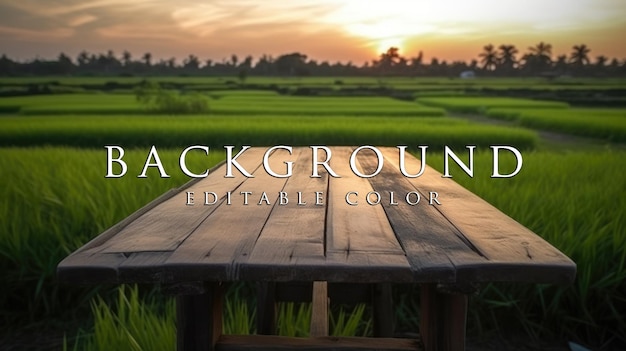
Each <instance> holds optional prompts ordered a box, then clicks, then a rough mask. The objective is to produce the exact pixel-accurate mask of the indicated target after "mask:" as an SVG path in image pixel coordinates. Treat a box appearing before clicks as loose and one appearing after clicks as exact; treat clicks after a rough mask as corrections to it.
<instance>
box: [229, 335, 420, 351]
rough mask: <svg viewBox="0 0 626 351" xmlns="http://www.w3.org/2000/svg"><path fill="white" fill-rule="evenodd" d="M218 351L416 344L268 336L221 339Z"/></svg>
mask: <svg viewBox="0 0 626 351" xmlns="http://www.w3.org/2000/svg"><path fill="white" fill-rule="evenodd" d="M217 350H219V351H273V350H302V351H320V350H333V351H353V350H363V351H374V350H381V351H382V350H389V351H409V350H410V351H416V350H421V347H420V343H419V340H416V339H394V338H358V337H341V338H339V337H319V338H294V337H285V336H270V335H237V336H235V335H223V336H222V337H221V338H220V339H219V341H218V344H217Z"/></svg>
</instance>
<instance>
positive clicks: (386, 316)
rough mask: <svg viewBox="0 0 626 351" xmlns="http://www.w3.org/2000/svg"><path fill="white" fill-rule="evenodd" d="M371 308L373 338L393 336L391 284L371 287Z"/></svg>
mask: <svg viewBox="0 0 626 351" xmlns="http://www.w3.org/2000/svg"><path fill="white" fill-rule="evenodd" d="M372 307H373V309H372V310H373V319H374V337H377V338H390V337H392V336H393V299H392V296H391V284H389V283H382V284H373V285H372Z"/></svg>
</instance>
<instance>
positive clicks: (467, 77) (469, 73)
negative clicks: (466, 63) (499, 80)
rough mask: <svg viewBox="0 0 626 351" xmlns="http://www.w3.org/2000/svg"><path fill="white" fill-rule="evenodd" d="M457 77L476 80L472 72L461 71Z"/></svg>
mask: <svg viewBox="0 0 626 351" xmlns="http://www.w3.org/2000/svg"><path fill="white" fill-rule="evenodd" d="M459 77H460V78H463V79H469V78H476V73H474V71H463V72H461V74H460V75H459Z"/></svg>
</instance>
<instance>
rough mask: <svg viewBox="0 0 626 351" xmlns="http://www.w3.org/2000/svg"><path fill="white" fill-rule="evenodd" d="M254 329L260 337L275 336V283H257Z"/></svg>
mask: <svg viewBox="0 0 626 351" xmlns="http://www.w3.org/2000/svg"><path fill="white" fill-rule="evenodd" d="M256 329H257V334H260V335H276V283H274V282H259V283H257V310H256Z"/></svg>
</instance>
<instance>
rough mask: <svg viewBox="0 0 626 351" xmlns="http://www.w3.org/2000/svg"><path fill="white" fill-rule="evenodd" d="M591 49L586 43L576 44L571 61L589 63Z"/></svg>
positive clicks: (581, 63)
mask: <svg viewBox="0 0 626 351" xmlns="http://www.w3.org/2000/svg"><path fill="white" fill-rule="evenodd" d="M590 51H591V50H590V49H589V48H588V47H587V45H585V44H581V45H574V46H573V47H572V54H571V55H570V62H571V63H573V64H575V65H578V66H583V65H587V64H589V56H588V55H589V52H590Z"/></svg>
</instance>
